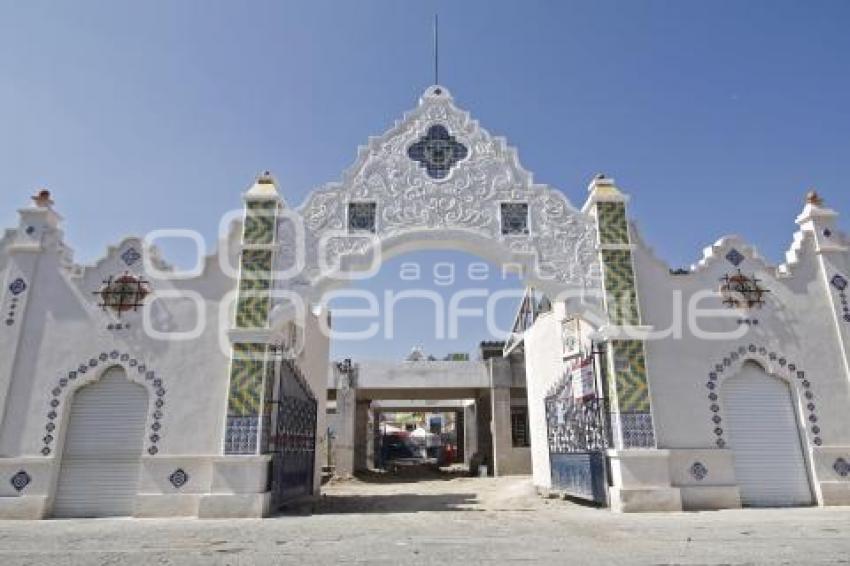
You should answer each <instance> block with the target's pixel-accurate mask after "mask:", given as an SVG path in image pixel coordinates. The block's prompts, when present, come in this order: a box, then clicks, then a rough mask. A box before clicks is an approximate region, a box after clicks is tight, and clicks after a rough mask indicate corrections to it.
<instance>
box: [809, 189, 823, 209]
mask: <svg viewBox="0 0 850 566" xmlns="http://www.w3.org/2000/svg"><path fill="white" fill-rule="evenodd" d="M806 204H812V205H814V206H823V199H822V198H821V196H820V195H819V194H818V192H817V191H816V190H814V189H812V190H810V191H809V192H807V193H806Z"/></svg>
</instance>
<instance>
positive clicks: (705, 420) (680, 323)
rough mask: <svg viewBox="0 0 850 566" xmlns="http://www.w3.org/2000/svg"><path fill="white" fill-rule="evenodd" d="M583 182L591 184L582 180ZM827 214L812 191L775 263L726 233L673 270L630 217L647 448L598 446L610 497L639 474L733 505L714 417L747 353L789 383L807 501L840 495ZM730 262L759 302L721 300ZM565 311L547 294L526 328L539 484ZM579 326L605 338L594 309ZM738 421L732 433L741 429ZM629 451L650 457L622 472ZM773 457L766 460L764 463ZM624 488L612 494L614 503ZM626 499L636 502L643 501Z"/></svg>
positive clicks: (838, 319)
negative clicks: (550, 305)
mask: <svg viewBox="0 0 850 566" xmlns="http://www.w3.org/2000/svg"><path fill="white" fill-rule="evenodd" d="M594 189H595V187H594V186H593V185H591V192H593V191H594ZM836 216H837V215H836V213H835V212H833V211H832V210H830V209H828V208H827V207H826V206H825V205H823V203H822V202H821V201H820V199H819V198H818V197H817V196H810V197H809V198H808V201H807V203H806V205H805V208H804V210H803V211H802V213H801V215H800V216H799V217H798V218H797V224H798V225H799V229H798V231H797V232H796V233H795V234H793V239H792V240H793V243H792V246H791V249H790V250H789V251H788V254H787V258H786V262H785V263H784V264H782V265H780V266H774V265H770V264H768V263H767V262H766V261H765V260H764V259H763V258H761V257H760V256H759V255H758V254H757V253H756V252H755V250H754V248H753V247H752V246H751V245H749V244H748V243H746V242H744V241H742V240H741V239H740V238H738V237H735V236H730V237H725V238H722V239H720V240H719V241H718V242H717V243H715V244H714V245H712V246H710V247H708V248H706V250H705V252H704V257H703V258H702V259H701V260H700V261H699V263H697V264H695V265H693V266H692V267H691V268H690V269H688V270H678V271H673V270H671V269H670V268H669V266H667V265H665V264H664V263H663V262H661V261H660V260H659V259H658V258H657V257H655V255H654V254H653V252H652V250H651V248H649V247H648V246H647V245H646V244H645V243H644V242H643V241H642V240H641V239H640V238H639V237H638V236H637V230H636V228H635V226H634V225H630V232H631V233H632V235H633V239H632V242H633V243H632V245H631V250H632V254H633V265H634V273H635V280H636V288H637V298H638V302H639V306H640V313H641V315H642V320H641V322H642V325H643V326H641V327H640V328H638V329H634V330H635V331H636V335H638V336H645V345H646V350H645V351H646V359H645V367H646V375H647V378H648V383H647V387H648V392H649V396H650V398H651V407H652V416H653V422H654V427H655V449H654V450H646V451H644V453H645V454H648V453H650V452H652V453H653V454H652V456H651V459H647V458H644V457H643V455H642V454H641V451H640V450H618V449H617V448H616V446H615V447H614V448H613V449H609V450H608V456H609V459H610V466H611V468H610V469H611V475H612V476H614V477H613V478H611V482H612V487H611V501H612V506H615V507H616V503H617V502H616V499H617V498H618V496H619V494H618V492H619V490H621V489H628V488H629V485H630V484H632V485H633V486H634V487H635V488H636V489H637V488H640V487H641V484H643V485H644V486H649V487H652V488H653V489H654V488H655V487H665V486H666V487H667V488H670V489H672V490H674V491H675V492H678V494H677V495H674V496H673V500H674V501H672V505H673V506H676V503H675V499H676V498H678V499H679V500H680V502H681V503H680V505H681V508H684V509H704V508H726V507H739V506H740V505H741V492H740V490H741V486H740V482H739V479H738V477H736V469H735V452H734V450H733V449H732V446H733V445H734V444H735V438H734V437H732V438H730V431H729V430H727V428H726V427H727V422H728V418H727V415H726V414H725V408H724V405H723V396H722V392H723V391H724V383H725V381H726V380H727V379H729V378H730V377H734V376H737V375H739V374H740V373H741V372H742V368H743V366H744V364H746V363H751V362H754V363H755V364H757V365H758V366H759V367H760V368H761V370H762V371H763V372H764V373H765V374H767V375H769V376H772V377H774V378H776V379H779V380H781V381H782V382H784V383H786V384H787V385H788V389H789V391H790V399H789V401H788V402H789V403H790V404H791V405H792V406H793V410H794V414H795V422H796V427H797V429H798V434H799V438H800V444H801V447H802V452H803V456H804V459H805V466H806V473H807V478H808V482H809V485H810V488H811V492H812V503H814V504H819V505H844V504H847V503H848V502H850V481H848V480H849V479H850V478H848V473H847V469H846V461H847V459H848V454H850V443H848V438H850V422H849V421H848V420H847V419H846V414H847V411H848V408H850V382H848V379H850V374H849V373H848V364H847V347H848V332H850V316H847V306H846V303H847V300H846V296H845V293H844V291H843V287H844V286H845V281H846V280H847V279H848V277H847V274H848V268H850V253H848V249H850V248H848V245H847V244H848V241H847V238H846V236H845V235H844V234H843V233H841V232H840V231H839V229H838V228H837V227H836V224H835V220H836ZM738 273H741V274H744V275H746V276H747V277H749V278H750V279H751V280H756V281H757V284H758V285H759V287H760V288H761V289H763V290H764V291H765V292H764V294H763V301H764V304H762V305H753V306H752V307H750V308H746V307H741V308H730V306H729V305H727V304H724V294H723V293H722V292H721V290H720V289H721V287H722V285H723V282H724V280H725V279H724V278H725V277H728V276H729V275H730V274H738ZM575 314H576V313H571V312H567V310H566V309H565V308H564V305H563V304H555V308H554V309H553V310H552V312H549V313H546V314H542V315H540V316H539V317H538V318H537V320H536V322H535V324H534V325H533V326H532V327H531V329H530V330H529V331H528V332H527V333H526V335H525V341H524V345H525V350H526V356H527V361H526V364H527V366H528V376H527V378H528V391H529V407H530V418H531V426H532V437H533V441H534V442H533V450H534V458H533V462H534V482H535V484H536V485H537V486H538V487H540V488H542V489H551V488H552V485H551V475H550V474H551V470H550V467H549V458H548V456H549V451H548V446H547V443H546V435H547V423H546V414H545V410H544V408H543V403H542V399H544V398H545V397H546V395H549V394H551V392H552V387H553V386H554V385H555V384H557V383H558V382H559V381H562V380H563V377H564V375H565V374H566V372H567V367H566V362H565V361H564V358H563V356H561V355H559V352H562V351H563V344H562V330H561V324H562V323H563V321H564V320H565V319H567V318H569V317H571V316H574V315H575ZM579 316H581V313H579ZM689 317H691V319H692V320H691V321H689V320H688V319H689ZM590 318H592V317H590ZM583 328H592V329H593V331H592V332H591V333H590V335H584V336H583V340H584V341H585V342H590V341H591V340H594V341H596V342H597V343H598V344H603V345H604V344H605V343H606V342H607V340H608V338H609V336H608V334H609V333H610V332H611V329H610V328H609V327H606V325H605V324H604V323H603V324H602V325H599V324H598V323H597V324H596V325H595V326H594V325H593V323H592V322H586V323H585V324H584V326H583ZM586 351H589V346H588V347H587V349H586ZM756 428H757V427H756ZM736 432H737V434H738V435H739V437H738V440H741V436H742V435H744V434H747V433H746V432H745V431H736ZM753 434H757V431H754V432H753ZM635 458H637V459H643V460H644V461H645V462H646V461H650V460H655V462H654V463H653V464H651V465H650V466H649V468H645V469H643V470H640V471H639V472H638V473H634V471H633V468H634V467H635V465H636V463H637V460H635ZM771 465H772V463H771V462H770V461H764V466H765V467H768V466H771ZM650 468H651V469H650ZM638 476H640V478H639V481H636V480H638ZM667 491H668V492H669V490H667ZM664 497H666V496H664ZM627 499H628V498H621V503H622V504H624V506H626V507H628V501H627ZM634 503H635V505H634V507H641V506H642V505H644V504H645V503H646V501H643V502H639V501H635V502H634ZM625 510H628V509H625Z"/></svg>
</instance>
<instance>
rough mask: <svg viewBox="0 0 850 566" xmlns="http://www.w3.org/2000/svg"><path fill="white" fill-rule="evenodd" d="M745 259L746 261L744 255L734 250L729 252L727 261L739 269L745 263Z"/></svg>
mask: <svg viewBox="0 0 850 566" xmlns="http://www.w3.org/2000/svg"><path fill="white" fill-rule="evenodd" d="M744 259H746V258H745V257H744V254H742V253H741V252H739V251H738V250H736V249H735V248H732V249H731V250H729V253H727V254H726V261H728V262H729V263H731V264H732V265H734V266H735V267H738V266H739V265H741V263H742V262H743V261H744Z"/></svg>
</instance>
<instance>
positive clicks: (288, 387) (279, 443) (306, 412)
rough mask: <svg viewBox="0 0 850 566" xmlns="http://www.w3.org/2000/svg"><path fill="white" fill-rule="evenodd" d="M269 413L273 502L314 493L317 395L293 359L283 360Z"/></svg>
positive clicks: (273, 503)
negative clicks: (270, 420)
mask: <svg viewBox="0 0 850 566" xmlns="http://www.w3.org/2000/svg"><path fill="white" fill-rule="evenodd" d="M274 393H275V397H274V398H273V399H271V400H270V401H269V403H271V404H272V407H271V409H272V410H271V411H269V414H270V415H272V417H273V419H274V421H273V422H272V423H271V430H270V433H271V434H270V435H269V451H270V452H271V453H272V454H273V457H272V467H271V492H272V505H274V506H275V507H276V508H277V507H280V506H281V505H283V504H284V503H286V502H288V501H291V500H292V499H294V498H296V497H299V496H302V495H310V494H312V493H313V477H314V470H315V461H316V407H317V404H316V398H315V396H314V395H313V393H312V391H311V390H310V386H309V385H307V382H306V381H305V379H304V377H303V376H302V375H301V373H300V371H299V370H298V368H297V366H296V365H295V364H294V363H293V362H292V361H290V360H286V359H284V360H281V361H280V365H279V372H278V381H277V387H275V391H274Z"/></svg>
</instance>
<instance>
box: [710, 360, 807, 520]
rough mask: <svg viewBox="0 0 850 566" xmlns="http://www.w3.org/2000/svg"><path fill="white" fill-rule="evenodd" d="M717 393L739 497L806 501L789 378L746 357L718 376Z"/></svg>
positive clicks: (763, 502)
mask: <svg viewBox="0 0 850 566" xmlns="http://www.w3.org/2000/svg"><path fill="white" fill-rule="evenodd" d="M721 394H722V397H723V409H724V413H725V424H726V428H727V431H728V434H727V437H728V441H727V445H728V446H729V448H730V449H731V450H732V452H733V457H734V468H735V477H736V479H737V482H738V486H739V489H740V494H741V503H742V504H743V505H745V506H752V507H786V506H799V505H811V504H812V501H813V498H812V490H811V485H810V481H809V475H808V471H807V465H806V459H805V456H804V453H803V443H802V441H801V437H800V430H799V426H798V421H799V419H798V416H797V411H796V410H795V408H794V399H793V395H792V392H791V388H790V387H789V385H788V383H787V382H785V381H784V380H782V379H779V378H777V377H775V376H772V375H770V374H768V373H767V372H766V371H765V370H764V368H762V367H761V366H760V365H759V364H757V363H755V362H751V361H749V362H746V363H745V364H743V366H742V367H741V370H740V372H739V373H738V374H737V375H734V376H732V377H730V378H728V379H727V380H725V381H724V382H723V385H722V387H721Z"/></svg>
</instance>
